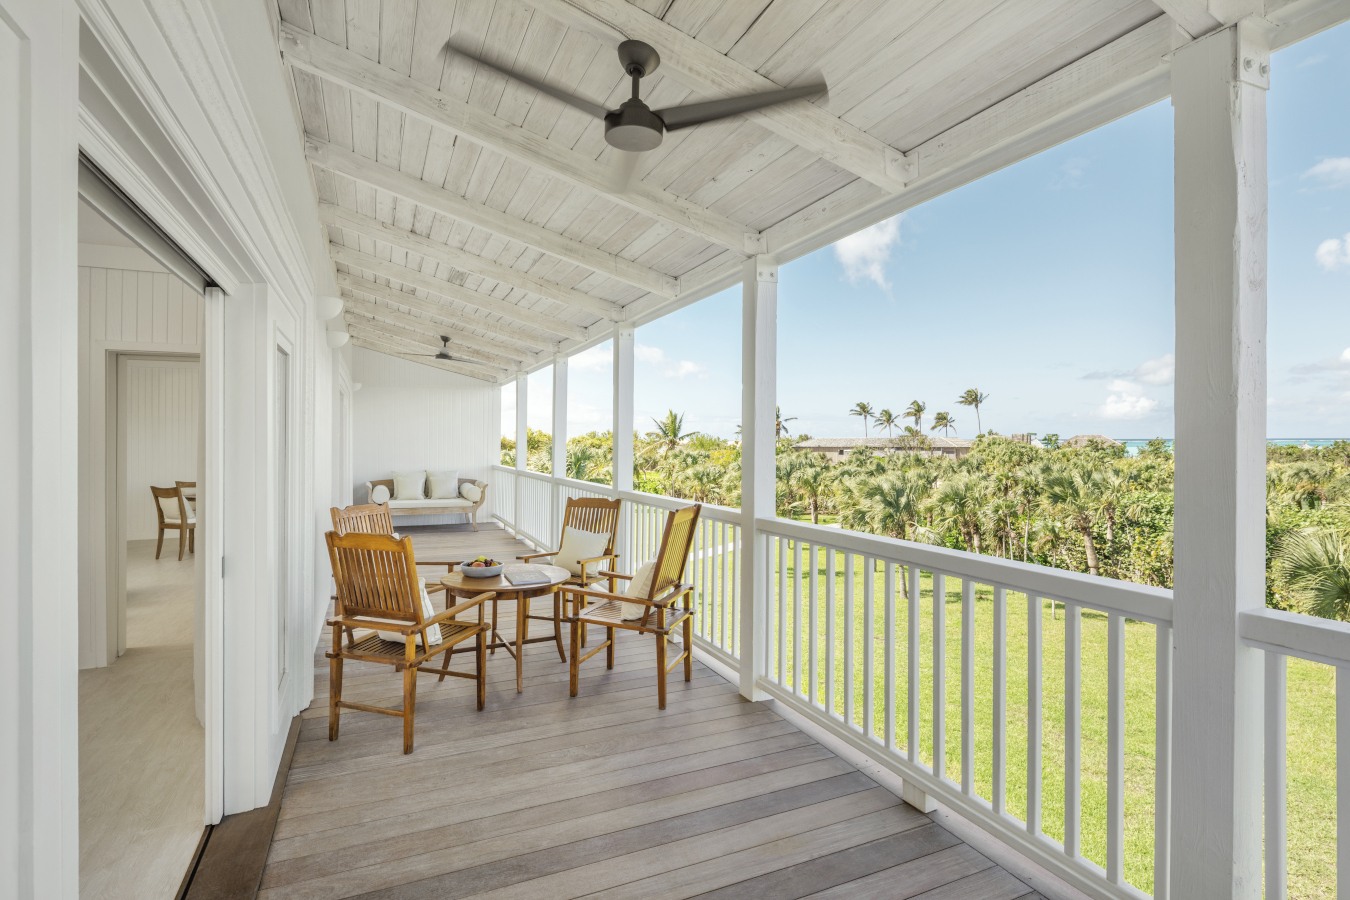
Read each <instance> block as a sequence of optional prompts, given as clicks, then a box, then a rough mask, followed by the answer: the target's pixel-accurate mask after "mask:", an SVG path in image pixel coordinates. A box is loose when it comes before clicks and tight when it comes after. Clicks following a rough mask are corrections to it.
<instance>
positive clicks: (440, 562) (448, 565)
mask: <svg viewBox="0 0 1350 900" xmlns="http://www.w3.org/2000/svg"><path fill="white" fill-rule="evenodd" d="M460 562H461V560H458V559H457V560H454V561H453V562H452V561H450V560H448V559H419V560H418V561H417V567H418V568H419V569H420V568H421V567H422V566H445V570H446V571H447V572H453V571H455V566H457V565H459V564H460Z"/></svg>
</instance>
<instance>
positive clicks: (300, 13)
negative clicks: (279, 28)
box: [277, 0, 314, 31]
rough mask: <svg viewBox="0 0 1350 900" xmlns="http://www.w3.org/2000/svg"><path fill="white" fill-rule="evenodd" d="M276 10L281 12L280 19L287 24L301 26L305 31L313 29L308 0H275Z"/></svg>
mask: <svg viewBox="0 0 1350 900" xmlns="http://www.w3.org/2000/svg"><path fill="white" fill-rule="evenodd" d="M277 10H278V11H279V12H280V13H281V21H283V22H285V23H286V24H287V25H294V26H295V27H296V28H303V29H304V30H305V31H313V30H314V20H313V19H311V18H310V15H309V2H308V0H277Z"/></svg>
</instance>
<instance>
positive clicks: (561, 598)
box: [492, 497, 623, 662]
mask: <svg viewBox="0 0 1350 900" xmlns="http://www.w3.org/2000/svg"><path fill="white" fill-rule="evenodd" d="M622 506H623V501H622V500H619V499H617V498H616V499H614V500H606V499H604V498H603V497H568V498H567V506H566V507H565V508H564V509H563V524H562V532H561V533H560V534H559V535H558V546H559V547H560V548H561V547H562V543H563V537H564V535H566V533H567V529H569V528H575V529H577V530H579V531H590V532H594V533H596V534H608V535H609V540H608V542H607V543H606V544H605V552H604V553H601V554H600V555H599V556H593V557H591V558H589V559H579V560H577V562H578V563H579V564H580V565H581V573H580V574H579V575H573V576H572V577H570V578H568V579H567V580H566V581H564V582H563V585H564V587H565V586H568V585H576V586H578V587H590V586H591V584H593V583H594V582H596V581H598V580H599V577H600V569H601V566H602V565H603V566H604V568H606V569H614V568H615V567H616V563H617V562H618V559H619V554H617V553H615V552H614V541H615V538H616V536H617V535H618V533H619V512H620V510H621V508H622ZM557 555H558V551H557V550H544V551H541V552H539V553H527V554H525V555H524V556H518V557H516V558H517V559H519V560H520V561H521V562H533V561H534V560H536V559H550V560H552V558H553V557H555V556H557ZM553 561H554V562H557V561H556V560H553ZM614 587H615V585H614V579H613V578H610V579H609V589H610V590H611V591H613V590H614ZM569 599H570V600H571V602H572V603H573V605H574V608H573V610H572V613H568V611H567V603H568V601H569ZM578 603H582V604H584V603H585V598H584V597H581V596H576V595H572V594H571V593H569V592H567V591H565V590H564V588H562V587H560V588H559V589H558V592H557V593H556V594H554V603H553V618H552V619H551V620H549V619H546V618H545V617H544V616H526V617H525V627H526V629H527V631H526V635H525V640H524V643H527V644H529V643H534V642H535V641H546V640H548V638H531V637H530V636H529V633H528V629H529V625H530V622H529V620H530V619H538V620H540V621H552V622H553V636H554V640H555V641H557V643H558V655H559V656H561V657H562V658H563V661H564V662H565V661H566V660H567V654H566V653H564V652H563V643H562V620H563V619H564V618H570V616H571V615H573V614H575V613H576V608H575V604H578ZM492 627H493V628H494V629H495V628H496V627H497V606H496V604H495V603H494V604H493V607H492ZM581 642H582V643H583V644H584V643H585V642H586V635H585V634H584V633H583V634H582V636H581Z"/></svg>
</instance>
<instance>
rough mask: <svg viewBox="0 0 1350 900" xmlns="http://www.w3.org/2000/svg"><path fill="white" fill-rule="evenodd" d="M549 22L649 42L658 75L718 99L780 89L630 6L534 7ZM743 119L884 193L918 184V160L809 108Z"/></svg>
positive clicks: (591, 1)
mask: <svg viewBox="0 0 1350 900" xmlns="http://www.w3.org/2000/svg"><path fill="white" fill-rule="evenodd" d="M529 2H530V5H531V6H533V7H534V8H535V9H537V10H539V11H540V12H542V13H544V14H545V15H547V16H549V17H550V18H553V19H556V20H558V21H559V22H562V23H564V24H566V25H571V26H575V27H577V28H580V29H581V30H583V31H590V32H592V33H598V34H599V35H601V36H602V37H604V38H605V39H606V40H610V41H616V42H617V41H621V40H624V39H625V38H633V39H635V40H640V41H646V42H647V43H649V44H651V45H652V46H654V47H655V48H656V49H657V51H658V52H659V53H660V54H661V71H662V72H663V73H666V74H667V75H668V76H669V77H670V78H673V79H675V80H676V81H678V82H679V83H680V84H682V85H684V86H685V87H688V88H690V89H692V90H699V91H709V92H711V93H712V94H713V96H714V97H722V96H732V95H735V94H749V93H754V92H757V91H770V90H775V89H777V88H780V87H783V86H784V85H779V84H776V83H774V82H773V81H771V80H770V79H768V78H765V77H764V76H763V75H761V74H759V73H758V72H756V71H755V70H754V69H752V68H750V67H749V66H746V65H744V64H742V63H740V62H737V61H736V60H734V59H732V58H731V57H729V56H724V55H723V54H722V53H720V52H719V51H718V50H717V49H716V48H714V47H710V46H708V45H707V44H705V43H703V42H702V41H700V40H698V39H697V38H695V37H692V36H691V35H688V34H685V33H684V32H683V31H681V30H680V29H678V28H676V27H675V26H673V25H670V24H668V23H666V22H663V21H662V20H661V19H659V18H657V17H656V16H653V15H651V14H650V13H648V12H645V11H644V10H642V9H641V8H639V7H637V6H634V5H632V4H629V3H628V2H626V0H529ZM746 118H748V119H751V120H752V121H754V122H755V123H756V124H758V125H761V126H763V127H764V128H766V129H768V130H769V131H772V132H773V133H774V134H776V135H778V136H779V137H782V138H785V139H787V140H789V141H791V142H792V143H794V144H796V145H797V146H799V147H801V148H802V149H804V150H808V151H810V152H811V153H814V154H815V155H816V156H819V157H820V158H821V159H824V160H828V161H829V162H831V163H833V164H834V165H836V166H838V167H839V168H841V169H843V170H844V171H846V172H852V173H853V174H855V175H857V176H858V177H860V178H864V179H866V180H867V181H868V182H870V183H872V184H874V185H876V186H877V187H879V188H882V189H884V190H887V191H891V192H895V191H899V190H903V189H904V187H905V185H906V184H907V183H909V182H910V181H912V180H913V179H914V178H915V177H916V174H917V173H916V170H915V169H914V167H913V162H914V160H913V158H912V157H911V156H909V155H907V154H905V153H903V152H901V151H900V150H899V149H897V148H895V147H892V146H890V145H888V144H886V143H885V142H884V141H880V140H878V139H877V138H874V137H872V136H871V135H870V134H868V133H867V132H865V131H863V130H862V129H861V128H858V127H857V126H855V125H850V124H849V123H847V122H845V121H843V120H842V119H840V118H838V117H837V116H834V115H832V114H831V113H830V111H829V110H827V109H825V108H824V107H820V106H816V105H814V104H812V103H806V102H802V103H788V104H784V105H783V106H777V107H771V108H769V109H763V110H758V111H756V112H752V113H748V114H747V115H746Z"/></svg>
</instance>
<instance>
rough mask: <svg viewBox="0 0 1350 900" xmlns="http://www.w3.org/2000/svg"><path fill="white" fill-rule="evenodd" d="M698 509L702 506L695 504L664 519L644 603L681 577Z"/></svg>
mask: <svg viewBox="0 0 1350 900" xmlns="http://www.w3.org/2000/svg"><path fill="white" fill-rule="evenodd" d="M702 509H703V505H702V504H700V503H695V504H694V505H693V506H686V507H685V508H684V509H677V510H675V511H673V512H672V513H671V514H670V515H668V516H666V529H665V533H664V534H662V536H661V549H660V551H658V552H657V554H656V571H655V572H653V573H652V589H651V593H650V594H648V595H647V599H648V600H654V599H656V598H657V597H660V596H661V595H662V594H664V593H665V592H666V591H668V590H670V588H672V587H674V586H675V585H677V584H679V583H680V579H681V578H683V577H684V567H685V565H686V564H687V563H688V561H689V548H690V547H692V546H693V543H694V529H695V528H696V527H697V525H698V516H699V513H700V512H701V511H702Z"/></svg>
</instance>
